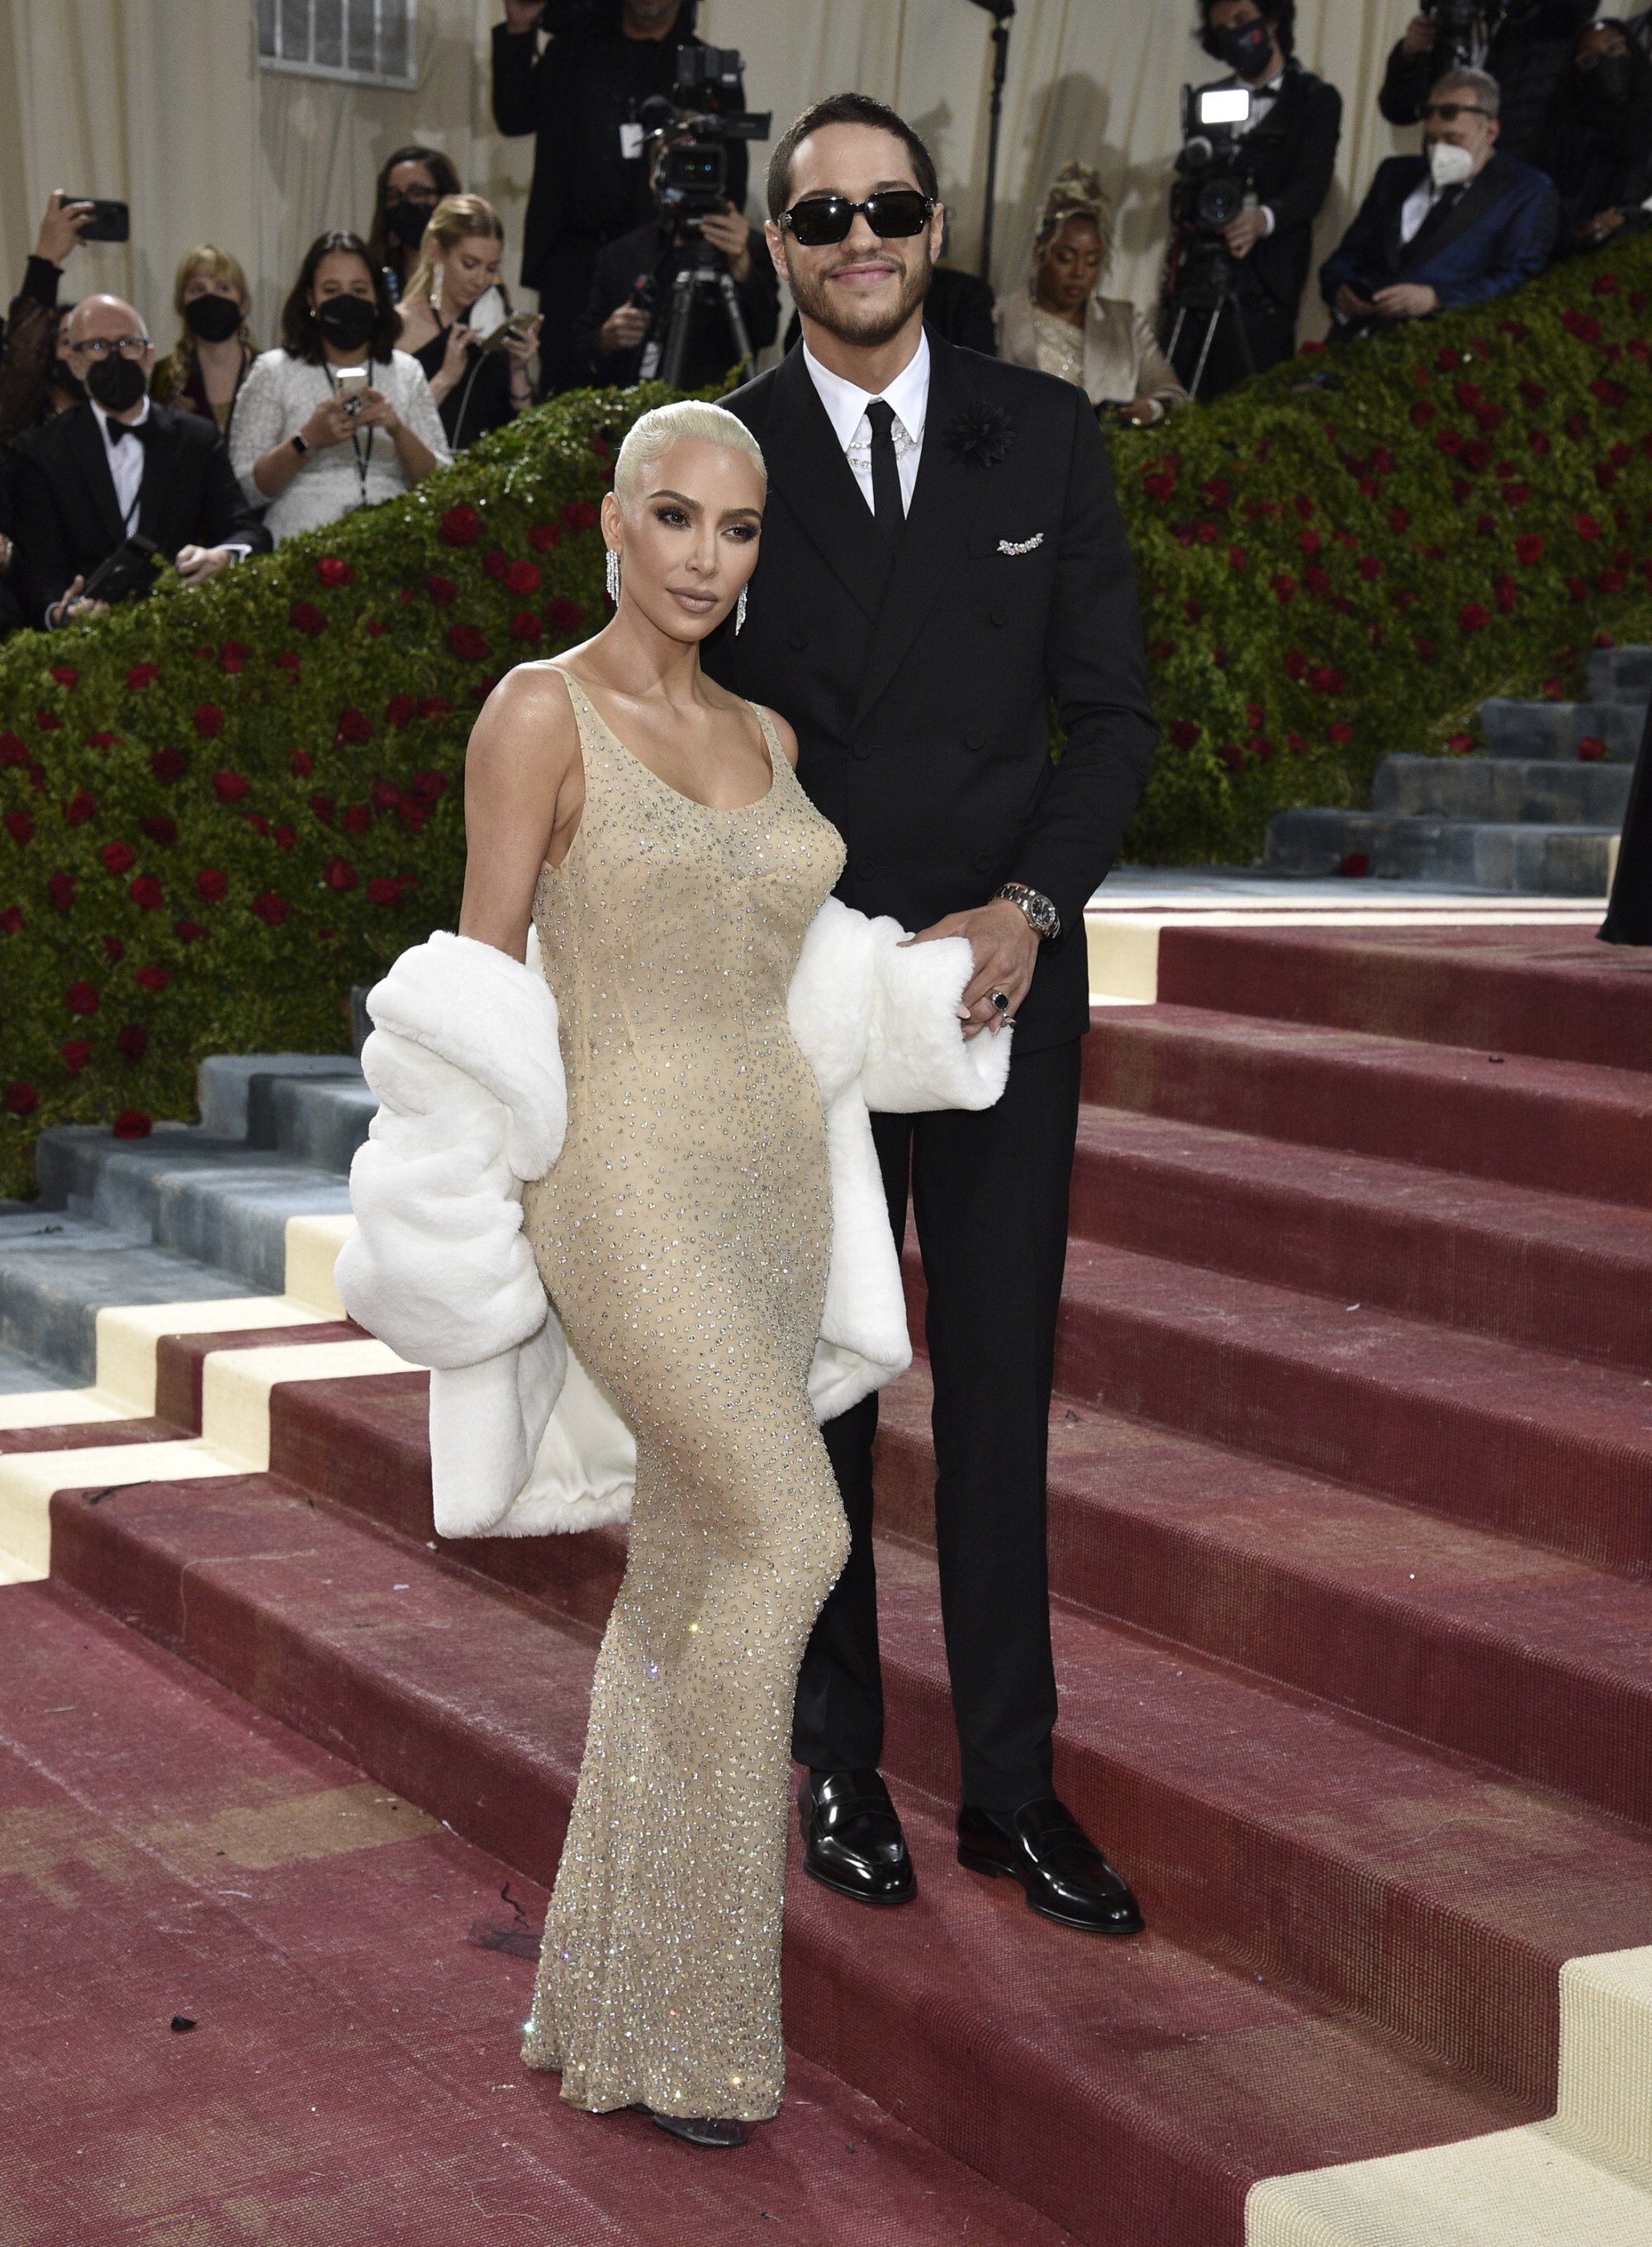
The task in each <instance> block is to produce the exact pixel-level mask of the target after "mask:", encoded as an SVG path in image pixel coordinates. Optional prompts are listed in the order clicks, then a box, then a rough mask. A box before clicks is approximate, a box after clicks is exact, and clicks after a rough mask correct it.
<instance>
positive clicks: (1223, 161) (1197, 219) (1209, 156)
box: [1171, 85, 1251, 235]
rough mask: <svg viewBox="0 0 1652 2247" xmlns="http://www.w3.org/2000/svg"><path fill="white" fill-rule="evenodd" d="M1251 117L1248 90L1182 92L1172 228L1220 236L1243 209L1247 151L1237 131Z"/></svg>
mask: <svg viewBox="0 0 1652 2247" xmlns="http://www.w3.org/2000/svg"><path fill="white" fill-rule="evenodd" d="M1250 114H1251V94H1250V89H1249V87H1248V86H1243V85H1206V86H1200V87H1199V88H1198V90H1197V92H1196V91H1195V90H1194V88H1193V87H1192V86H1191V85H1184V87H1183V88H1182V147H1181V152H1180V154H1178V157H1177V159H1176V180H1175V183H1174V185H1173V186H1172V187H1171V225H1172V226H1174V227H1176V228H1177V229H1184V228H1192V229H1197V230H1198V232H1199V233H1201V234H1205V235H1219V234H1220V233H1221V231H1222V229H1223V228H1224V227H1225V226H1227V225H1230V224H1231V223H1232V221H1233V220H1234V219H1236V218H1237V217H1238V216H1239V213H1240V212H1241V211H1242V210H1243V209H1244V208H1245V198H1246V195H1247V193H1248V192H1249V190H1250V184H1251V181H1250V150H1249V147H1248V144H1247V141H1246V140H1245V139H1243V138H1241V136H1240V134H1239V129H1238V128H1239V126H1241V125H1244V124H1246V122H1247V121H1248V120H1249V118H1250Z"/></svg>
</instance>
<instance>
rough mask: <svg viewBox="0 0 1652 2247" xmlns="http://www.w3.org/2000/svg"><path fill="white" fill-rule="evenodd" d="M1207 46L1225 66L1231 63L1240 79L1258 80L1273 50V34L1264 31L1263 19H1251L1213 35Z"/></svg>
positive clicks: (1214, 32) (1264, 23) (1261, 17)
mask: <svg viewBox="0 0 1652 2247" xmlns="http://www.w3.org/2000/svg"><path fill="white" fill-rule="evenodd" d="M1211 44H1212V46H1213V47H1214V48H1215V50H1216V51H1217V53H1218V54H1219V56H1220V57H1221V58H1222V60H1223V61H1224V62H1225V63H1231V64H1232V66H1233V68H1234V69H1235V70H1236V71H1237V72H1239V76H1240V77H1241V78H1259V77H1260V76H1261V73H1262V70H1263V68H1264V65H1266V61H1267V58H1268V56H1269V55H1270V54H1271V53H1272V52H1273V32H1272V31H1269V29H1268V27H1267V18H1266V16H1253V17H1252V18H1251V20H1250V22H1249V23H1248V24H1234V25H1232V27H1231V28H1230V29H1228V30H1227V31H1213V32H1212V34H1211Z"/></svg>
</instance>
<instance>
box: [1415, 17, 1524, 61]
mask: <svg viewBox="0 0 1652 2247" xmlns="http://www.w3.org/2000/svg"><path fill="white" fill-rule="evenodd" d="M1422 12H1423V15H1425V16H1426V17H1428V19H1429V21H1430V24H1433V26H1434V57H1433V58H1434V62H1435V65H1436V66H1437V69H1439V70H1443V71H1445V70H1460V69H1462V68H1463V67H1464V65H1465V64H1469V63H1472V62H1473V61H1474V60H1475V58H1476V56H1477V55H1484V53H1485V50H1486V47H1487V46H1488V45H1489V44H1490V42H1491V38H1492V33H1493V32H1494V31H1496V30H1497V27H1498V24H1499V22H1500V21H1501V20H1502V17H1503V13H1504V10H1503V0H1423V7H1422Z"/></svg>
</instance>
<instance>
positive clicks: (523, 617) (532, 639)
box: [510, 609, 545, 647]
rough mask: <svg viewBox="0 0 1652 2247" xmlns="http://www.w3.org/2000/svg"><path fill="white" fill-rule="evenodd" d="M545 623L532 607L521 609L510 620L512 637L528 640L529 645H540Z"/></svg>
mask: <svg viewBox="0 0 1652 2247" xmlns="http://www.w3.org/2000/svg"><path fill="white" fill-rule="evenodd" d="M544 629H545V627H544V625H543V624H542V623H541V622H540V620H539V618H537V617H536V615H535V614H534V612H533V611H532V610H531V609H519V610H518V611H517V612H516V614H515V616H514V617H512V618H511V620H510V636H511V638H512V639H522V640H526V641H527V643H528V645H529V647H534V646H536V645H538V642H539V639H540V638H541V636H542V634H543V632H544Z"/></svg>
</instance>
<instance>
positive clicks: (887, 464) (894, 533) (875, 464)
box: [866, 398, 906, 546]
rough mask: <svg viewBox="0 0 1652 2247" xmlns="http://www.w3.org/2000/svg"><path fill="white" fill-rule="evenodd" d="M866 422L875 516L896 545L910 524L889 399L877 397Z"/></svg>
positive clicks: (867, 410)
mask: <svg viewBox="0 0 1652 2247" xmlns="http://www.w3.org/2000/svg"><path fill="white" fill-rule="evenodd" d="M866 419H867V420H868V421H870V424H871V429H872V513H873V515H874V516H876V518H877V528H878V529H880V530H881V531H882V532H883V534H884V537H885V538H886V539H887V540H888V541H889V543H890V544H891V546H892V545H894V543H895V542H896V540H897V539H898V537H899V536H900V535H901V531H902V530H903V529H904V528H905V522H906V510H905V508H904V507H903V506H902V505H901V495H900V470H899V468H897V467H896V465H895V439H894V436H893V434H892V432H893V430H894V427H895V409H894V407H893V406H891V404H890V402H889V400H887V399H886V398H874V399H873V400H872V402H871V404H870V406H868V407H867V408H866Z"/></svg>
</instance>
